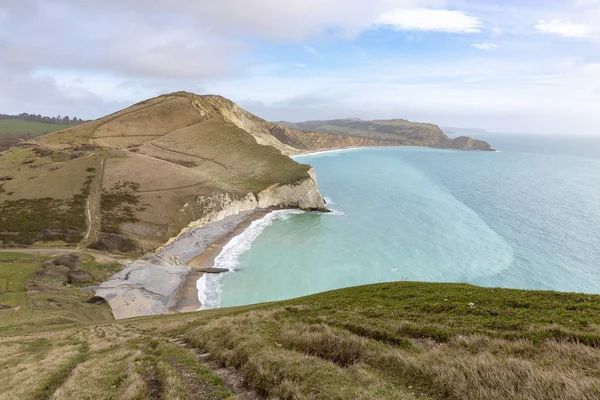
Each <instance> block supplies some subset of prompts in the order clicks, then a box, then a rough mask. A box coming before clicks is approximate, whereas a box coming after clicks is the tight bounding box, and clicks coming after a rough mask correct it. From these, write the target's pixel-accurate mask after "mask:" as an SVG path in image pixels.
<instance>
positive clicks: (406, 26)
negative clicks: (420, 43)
mask: <svg viewBox="0 0 600 400" xmlns="http://www.w3.org/2000/svg"><path fill="white" fill-rule="evenodd" d="M376 24H377V25H382V26H388V27H391V28H392V29H395V30H399V31H433V32H447V33H478V32H481V28H482V26H483V24H482V22H481V21H480V20H479V19H478V18H477V17H474V16H472V15H469V14H467V13H465V12H463V11H451V10H431V9H425V8H418V9H401V10H395V11H391V12H387V13H385V14H383V15H382V16H380V17H379V18H378V19H377V21H376Z"/></svg>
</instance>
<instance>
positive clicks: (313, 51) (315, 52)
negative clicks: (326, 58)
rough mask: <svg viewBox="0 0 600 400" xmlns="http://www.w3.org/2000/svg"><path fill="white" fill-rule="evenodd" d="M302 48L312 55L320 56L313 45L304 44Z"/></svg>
mask: <svg viewBox="0 0 600 400" xmlns="http://www.w3.org/2000/svg"><path fill="white" fill-rule="evenodd" d="M304 50H306V51H308V52H309V53H310V54H312V55H313V56H317V57H320V56H321V53H319V52H318V51H317V50H315V49H314V47H311V46H308V45H307V46H304Z"/></svg>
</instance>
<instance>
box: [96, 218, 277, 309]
mask: <svg viewBox="0 0 600 400" xmlns="http://www.w3.org/2000/svg"><path fill="white" fill-rule="evenodd" d="M269 212H270V210H267V209H256V210H249V211H244V212H240V213H238V214H235V215H231V216H228V217H226V218H223V219H222V220H220V221H217V222H214V223H212V224H209V225H206V226H203V227H201V228H194V229H190V230H189V231H187V232H185V233H183V234H182V235H181V236H179V237H178V238H177V240H175V241H174V242H172V243H170V244H168V245H166V246H165V247H163V248H162V249H160V251H158V252H157V253H156V254H148V255H145V256H144V257H141V258H139V259H137V260H135V261H133V262H130V263H129V264H127V266H126V267H125V269H124V270H123V271H121V272H120V273H118V274H116V275H114V276H113V277H112V278H111V279H110V280H109V281H106V282H103V283H102V284H101V285H100V286H99V288H98V290H97V291H96V295H97V296H100V297H102V298H104V299H106V301H107V302H108V303H109V304H110V306H111V308H112V311H113V315H114V317H115V319H124V318H133V317H139V316H147V315H159V314H169V313H175V312H190V311H197V310H198V309H199V308H200V306H201V304H200V301H199V299H198V289H197V287H196V282H197V281H198V279H199V278H200V277H201V276H202V274H203V273H205V271H206V270H207V269H211V268H212V267H213V266H214V260H215V258H216V257H217V256H218V255H219V253H220V252H221V250H222V249H223V246H225V245H226V244H227V243H228V242H229V241H230V240H231V239H232V238H234V237H235V236H237V235H239V234H240V233H242V232H243V231H244V230H245V229H246V228H247V227H248V226H249V225H250V224H251V223H252V222H253V221H256V220H258V219H261V218H263V217H264V216H265V215H267V214H268V213H269Z"/></svg>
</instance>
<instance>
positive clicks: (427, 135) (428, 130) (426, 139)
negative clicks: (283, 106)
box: [279, 118, 492, 150]
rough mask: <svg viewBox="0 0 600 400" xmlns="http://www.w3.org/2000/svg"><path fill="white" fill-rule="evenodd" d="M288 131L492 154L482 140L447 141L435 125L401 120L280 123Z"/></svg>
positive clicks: (447, 138) (337, 120) (461, 138)
mask: <svg viewBox="0 0 600 400" xmlns="http://www.w3.org/2000/svg"><path fill="white" fill-rule="evenodd" d="M279 124H281V125H284V126H286V127H288V128H292V129H297V130H302V131H306V132H313V131H318V132H325V133H330V134H335V135H340V136H344V137H350V138H362V139H367V140H377V141H385V142H388V143H390V144H391V145H397V146H427V147H437V148H444V149H455V150H492V148H491V146H490V145H489V144H488V143H487V142H484V141H482V140H476V139H472V138H467V137H460V138H456V139H450V138H449V137H448V136H446V134H444V132H443V131H442V130H441V129H440V128H439V127H438V126H436V125H433V124H423V123H417V122H410V121H407V120H404V119H390V120H374V121H363V120H361V119H359V118H349V119H336V120H329V121H307V122H297V123H291V122H280V123H279Z"/></svg>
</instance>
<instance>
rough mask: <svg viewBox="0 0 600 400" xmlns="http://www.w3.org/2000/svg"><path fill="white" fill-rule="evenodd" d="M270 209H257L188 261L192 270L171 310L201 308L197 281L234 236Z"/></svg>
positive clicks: (210, 267) (195, 309)
mask: <svg viewBox="0 0 600 400" xmlns="http://www.w3.org/2000/svg"><path fill="white" fill-rule="evenodd" d="M269 212H270V211H269V210H256V211H255V212H254V213H253V214H252V215H250V216H249V217H248V218H246V219H245V220H244V221H243V222H241V223H240V224H238V225H237V226H236V227H235V228H234V229H232V230H231V231H230V232H229V233H228V234H227V235H225V236H223V237H221V238H220V239H218V240H216V241H215V242H213V243H211V244H210V245H208V247H207V248H206V249H205V250H204V251H203V252H202V253H201V254H200V255H198V256H196V257H194V258H193V259H192V260H190V261H189V262H188V263H187V266H189V267H191V271H190V272H189V274H188V276H187V277H186V279H185V282H184V284H183V285H182V286H181V288H180V289H179V291H178V293H177V295H176V297H175V305H174V306H173V307H171V308H169V310H168V311H170V312H192V311H197V310H199V309H200V307H201V306H202V304H200V300H199V298H198V286H197V285H196V282H198V279H200V278H201V277H202V275H204V274H205V273H206V272H205V271H206V270H210V269H212V268H213V267H214V265H215V258H217V256H218V255H219V254H220V253H221V251H222V250H223V247H224V246H225V245H226V244H227V243H228V242H229V241H230V240H231V239H233V238H234V237H236V236H237V235H239V234H241V233H242V232H243V231H244V230H245V229H246V228H248V226H250V224H251V223H252V222H254V221H256V220H259V219H261V218H263V217H265V216H266V215H267V214H268V213H269Z"/></svg>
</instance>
